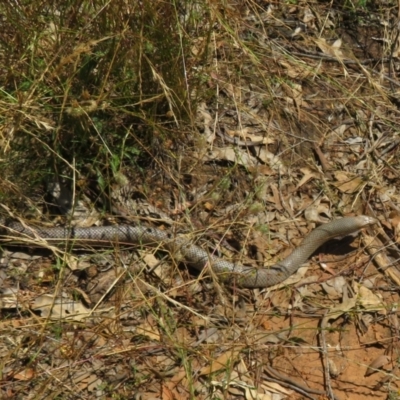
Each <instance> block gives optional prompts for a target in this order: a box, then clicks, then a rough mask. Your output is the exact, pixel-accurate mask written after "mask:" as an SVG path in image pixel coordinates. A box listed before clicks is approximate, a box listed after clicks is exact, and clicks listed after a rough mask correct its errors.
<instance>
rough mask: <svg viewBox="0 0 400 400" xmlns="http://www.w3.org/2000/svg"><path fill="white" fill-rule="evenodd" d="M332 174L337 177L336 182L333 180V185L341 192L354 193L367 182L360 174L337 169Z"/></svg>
mask: <svg viewBox="0 0 400 400" xmlns="http://www.w3.org/2000/svg"><path fill="white" fill-rule="evenodd" d="M334 175H335V178H336V179H337V182H335V183H334V185H335V186H336V187H337V188H338V189H339V190H340V191H341V192H342V193H348V194H351V193H356V192H358V191H360V190H361V188H362V187H363V186H365V185H366V184H367V182H366V181H365V180H364V179H363V178H362V177H361V176H360V175H356V174H352V173H349V172H344V171H337V172H335V173H334Z"/></svg>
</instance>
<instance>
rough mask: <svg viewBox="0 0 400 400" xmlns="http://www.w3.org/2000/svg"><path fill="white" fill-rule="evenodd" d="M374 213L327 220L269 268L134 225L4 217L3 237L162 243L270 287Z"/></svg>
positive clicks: (243, 282) (226, 277)
mask: <svg viewBox="0 0 400 400" xmlns="http://www.w3.org/2000/svg"><path fill="white" fill-rule="evenodd" d="M377 222H378V221H377V220H376V219H375V218H373V217H368V216H365V215H360V216H358V217H344V218H340V219H336V220H334V221H332V222H329V223H327V224H323V225H321V226H319V227H318V228H316V229H314V230H312V231H311V232H310V233H309V234H308V235H307V236H306V237H305V238H304V240H303V241H302V242H301V244H300V245H299V246H298V247H296V248H295V249H294V250H293V252H292V253H291V254H290V255H289V256H288V257H286V258H285V259H284V260H282V261H280V262H278V263H277V264H275V265H272V266H271V267H269V268H259V269H258V268H254V267H248V266H244V265H242V264H238V263H233V262H230V261H226V260H224V259H221V258H219V257H217V256H215V255H213V254H210V253H209V252H207V251H205V250H203V249H202V248H201V247H199V246H197V245H194V244H192V243H191V241H190V240H188V239H186V238H184V237H179V236H178V237H176V236H174V235H173V234H171V233H168V232H165V231H162V230H160V229H156V228H150V227H144V226H131V225H111V226H95V227H89V228H79V227H75V228H74V227H70V228H64V227H54V228H37V227H29V226H26V225H24V224H21V223H19V222H11V223H7V222H6V221H5V219H4V218H3V219H2V218H0V240H4V239H7V240H10V239H12V240H13V241H21V239H24V238H25V239H34V238H40V239H44V240H45V241H46V242H48V243H50V244H60V243H65V242H68V243H70V244H76V245H79V246H81V245H83V244H86V245H96V246H104V247H106V246H110V245H122V244H135V245H141V244H143V245H144V244H146V245H148V244H151V245H153V246H154V245H157V246H158V245H160V246H161V247H162V248H163V249H164V250H167V251H169V252H171V253H172V254H176V253H177V252H178V253H179V254H180V256H181V258H182V260H183V261H185V262H186V263H188V264H190V265H193V266H194V267H195V268H196V269H199V270H202V269H203V268H204V267H205V266H206V265H209V266H210V267H211V268H212V271H213V272H214V273H215V274H216V275H217V276H218V277H219V278H220V279H221V280H223V281H225V282H226V281H228V282H231V281H233V282H235V283H236V284H237V285H238V286H240V287H245V288H266V287H269V286H273V285H276V284H278V283H281V282H283V281H284V280H285V279H287V278H288V277H289V276H290V275H292V274H293V273H294V272H296V271H297V269H298V268H299V267H300V266H301V265H302V264H304V263H305V262H306V261H307V259H308V258H309V257H310V256H311V255H312V254H313V253H314V252H315V251H316V250H317V249H318V248H319V247H320V246H321V245H323V244H324V243H325V242H327V241H328V240H329V239H332V238H335V237H337V236H345V235H348V234H351V233H353V232H356V231H358V230H359V229H361V228H365V227H367V226H370V225H373V224H376V223H377Z"/></svg>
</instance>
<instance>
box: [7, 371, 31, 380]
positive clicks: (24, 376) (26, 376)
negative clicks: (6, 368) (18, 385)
mask: <svg viewBox="0 0 400 400" xmlns="http://www.w3.org/2000/svg"><path fill="white" fill-rule="evenodd" d="M11 376H12V377H13V378H14V379H16V380H18V381H30V380H31V379H32V378H33V377H34V376H35V370H34V369H33V368H26V369H24V370H22V371H19V372H17V373H16V374H11Z"/></svg>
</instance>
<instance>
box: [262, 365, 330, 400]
mask: <svg viewBox="0 0 400 400" xmlns="http://www.w3.org/2000/svg"><path fill="white" fill-rule="evenodd" d="M264 370H265V371H266V372H267V373H268V374H269V376H272V377H273V378H274V379H275V381H278V383H279V384H282V385H286V386H288V387H290V388H291V389H293V390H295V391H297V392H299V393H301V394H304V395H306V396H307V397H310V398H312V397H311V395H310V393H311V394H317V395H322V396H324V395H325V394H326V393H325V392H324V391H322V390H317V389H312V388H309V387H307V386H304V385H302V384H301V383H299V382H296V381H295V380H293V379H291V378H289V377H288V376H286V375H284V374H282V373H280V372H278V371H277V370H276V369H275V368H273V367H271V366H269V365H265V366H264ZM269 376H268V377H265V376H263V377H264V378H266V379H270V377H269ZM334 399H335V400H338V399H337V397H335V396H334Z"/></svg>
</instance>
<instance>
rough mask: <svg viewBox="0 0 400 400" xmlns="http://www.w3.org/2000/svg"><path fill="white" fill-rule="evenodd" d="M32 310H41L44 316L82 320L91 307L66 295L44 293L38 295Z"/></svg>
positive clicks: (88, 313)
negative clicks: (55, 295) (56, 295)
mask: <svg viewBox="0 0 400 400" xmlns="http://www.w3.org/2000/svg"><path fill="white" fill-rule="evenodd" d="M31 308H32V310H35V311H40V313H41V316H42V317H43V318H50V319H57V320H59V319H68V320H74V321H82V320H83V319H85V318H86V317H88V316H89V315H90V309H89V308H86V307H85V306H84V305H83V304H82V303H81V302H79V301H74V300H71V299H70V298H68V297H67V296H66V297H56V298H55V297H54V296H52V295H50V294H43V295H41V296H39V297H36V298H35V300H34V302H33V304H32V306H31Z"/></svg>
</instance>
